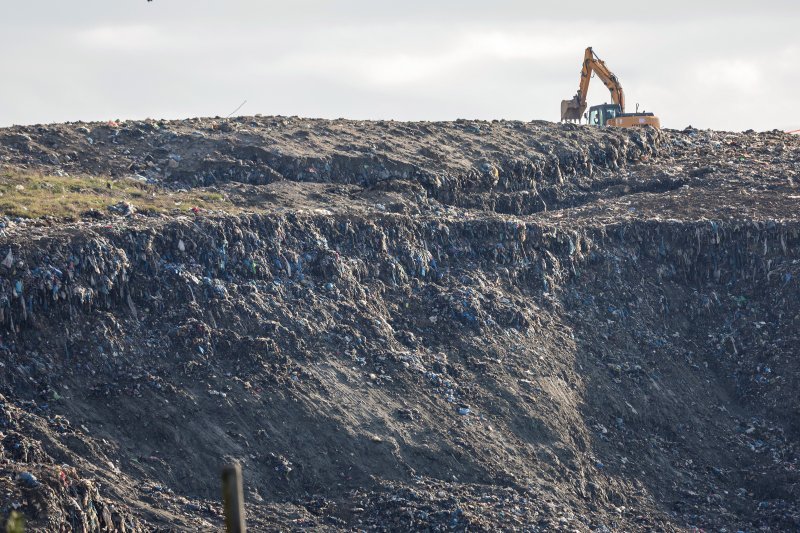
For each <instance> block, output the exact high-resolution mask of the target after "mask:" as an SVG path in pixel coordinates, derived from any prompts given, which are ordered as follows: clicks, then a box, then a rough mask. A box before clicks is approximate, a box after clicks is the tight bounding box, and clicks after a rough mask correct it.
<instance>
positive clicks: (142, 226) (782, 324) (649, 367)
mask: <svg viewBox="0 0 800 533" xmlns="http://www.w3.org/2000/svg"><path fill="white" fill-rule="evenodd" d="M0 161H4V162H5V165H6V166H5V168H4V169H3V170H2V171H1V172H2V173H5V175H6V176H11V175H13V176H15V179H16V180H17V181H14V182H13V183H14V184H15V185H14V187H11V188H9V189H8V190H7V191H5V192H4V195H6V197H9V195H11V197H12V198H13V194H14V191H15V190H17V189H16V187H17V184H19V183H22V182H20V181H19V177H20V176H28V175H33V174H34V173H39V174H45V175H56V176H60V177H62V178H63V177H69V176H76V179H77V177H78V176H84V177H85V176H95V177H96V176H102V177H106V178H107V179H108V187H109V189H114V188H116V189H118V190H119V189H121V187H120V184H123V183H128V182H129V181H130V180H134V181H137V182H146V183H147V184H148V187H151V189H148V191H151V192H152V194H160V195H164V196H165V197H169V198H172V196H169V195H173V194H175V195H179V196H176V197H175V198H182V200H180V202H183V201H186V200H183V199H185V198H194V197H195V196H191V195H190V196H186V195H187V194H189V193H187V192H186V191H189V192H191V194H192V195H207V194H211V193H213V194H215V195H219V196H220V197H221V198H224V201H225V203H224V207H219V208H206V207H203V208H198V207H195V208H194V209H191V210H186V209H184V208H185V207H186V206H177V205H176V207H175V209H174V210H169V209H167V210H161V211H159V212H153V211H150V212H148V211H140V210H138V209H136V208H135V204H136V202H138V201H140V199H137V197H136V194H138V193H136V190H134V189H130V190H131V191H133V192H131V193H128V192H126V193H125V194H129V197H126V199H125V201H126V202H130V206H128V204H125V209H121V208H120V207H119V205H118V204H117V203H114V204H113V205H111V204H110V205H109V209H105V210H94V211H92V212H87V213H86V214H85V216H84V217H82V218H78V219H72V220H65V219H59V218H47V217H45V218H40V219H35V220H26V219H20V218H11V217H6V218H5V219H3V221H2V225H3V228H2V235H0V324H1V325H2V334H1V335H0V341H2V344H0V350H2V351H3V359H2V363H3V365H4V366H3V368H4V370H5V372H4V373H3V377H2V381H1V382H0V392H1V393H2V395H3V397H4V398H3V399H2V405H3V409H4V410H3V425H2V427H0V431H2V432H3V436H2V444H3V450H4V453H3V462H2V465H0V469H1V470H2V471H3V474H4V476H3V479H5V482H4V483H5V485H6V491H5V492H4V494H5V496H4V497H3V501H2V505H3V510H4V512H5V513H6V516H7V515H8V514H9V513H10V512H11V511H12V510H18V511H20V512H22V513H23V514H24V515H25V517H26V518H27V519H28V520H29V521H30V522H31V523H32V524H34V525H35V526H37V527H41V528H43V529H47V528H49V529H55V528H56V524H59V525H61V526H62V527H63V528H64V529H67V530H69V529H71V530H88V531H100V530H104V529H103V528H117V529H123V528H124V529H125V530H127V531H130V530H137V529H142V530H154V529H158V528H162V529H178V530H181V529H185V530H197V529H210V528H215V527H219V526H220V524H221V517H220V512H221V511H220V506H219V503H218V500H219V481H218V475H219V470H218V469H219V466H220V465H221V464H222V462H223V461H228V460H233V459H235V460H238V461H239V462H240V463H241V464H242V465H243V469H244V472H245V496H246V502H247V511H248V515H249V519H250V521H251V523H252V524H253V527H255V528H256V529H258V530H262V529H271V528H284V529H285V528H304V527H317V528H341V529H352V528H359V529H378V530H390V529H391V530H396V529H430V530H466V529H470V530H476V529H477V530H496V529H498V528H503V529H513V528H518V529H527V530H542V531H546V530H553V529H558V528H562V529H565V530H578V531H589V530H592V531H609V530H620V531H630V530H653V529H656V530H680V529H691V528H693V527H697V528H710V529H721V528H727V529H728V530H734V528H736V529H741V530H753V529H758V528H763V529H767V530H770V529H771V530H793V529H797V528H798V527H800V509H799V508H798V505H797V502H798V496H799V495H798V490H800V488H798V481H800V473H798V445H799V444H798V443H800V425H799V424H798V423H797V421H798V420H800V404H798V402H797V395H798V392H799V387H798V386H799V385H800V370H799V368H800V367H798V364H797V360H796V357H795V356H796V350H797V346H798V345H800V333H798V332H800V328H799V326H800V284H799V283H798V276H800V221H798V217H797V212H798V211H797V203H798V199H800V193H797V191H796V188H795V187H796V183H797V182H798V180H800V176H799V175H798V172H800V140H798V139H797V138H796V137H792V136H789V135H784V134H781V133H777V132H773V133H761V134H756V133H746V134H733V133H720V132H707V131H697V130H691V129H688V130H686V131H682V132H678V131H655V130H650V129H643V130H636V131H634V130H617V129H607V130H597V129H590V128H580V127H576V126H571V125H570V126H562V125H554V124H548V123H518V122H492V123H486V122H473V121H458V122H455V123H415V124H409V123H396V122H352V121H343V120H340V121H319V120H304V119H296V118H282V117H253V118H242V119H235V120H221V119H208V120H189V121H182V122H165V121H158V122H155V121H146V122H130V123H123V124H117V123H109V124H65V125H50V126H40V127H27V128H20V127H17V128H11V129H7V130H2V131H0ZM35 183H40V182H39V181H36V182H35ZM0 185H2V183H0ZM123 190H125V191H128V190H129V189H123ZM182 191H183V192H182ZM29 192H30V191H29ZM42 194H58V193H57V192H53V191H52V190H49V189H48V190H44V191H42ZM180 195H183V196H180ZM197 197H200V196H197ZM118 200H119V199H118V198H115V199H114V202H117V201H118ZM175 203H176V204H177V203H179V202H178V201H176V202H175ZM159 205H162V204H159ZM220 205H223V204H220Z"/></svg>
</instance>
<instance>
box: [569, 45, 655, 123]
mask: <svg viewBox="0 0 800 533" xmlns="http://www.w3.org/2000/svg"><path fill="white" fill-rule="evenodd" d="M592 74H596V75H597V77H598V78H600V79H601V80H603V83H604V84H605V85H606V87H608V90H609V91H611V101H612V102H613V103H611V104H603V105H595V106H592V107H590V108H589V113H588V114H586V115H584V112H585V111H586V95H587V93H588V91H589V80H590V79H591V77H592ZM636 107H637V108H638V107H639V106H638V104H637V106H636ZM582 116H583V117H586V118H587V119H588V121H589V124H590V125H593V126H600V127H603V126H619V127H621V128H632V127H637V126H653V127H654V128H661V121H660V120H659V119H658V117H657V116H655V115H654V114H653V113H644V112H642V113H639V112H638V109H637V112H636V113H626V112H625V93H624V92H623V91H622V84H621V83H620V81H619V79H618V78H617V77H616V76H615V75H614V73H613V72H611V71H610V70H609V69H608V67H607V66H606V64H605V63H604V62H603V61H602V60H601V59H600V58H599V57H597V54H595V53H594V51H593V50H592V47H591V46H590V47H589V48H587V49H586V52H585V53H584V55H583V68H582V69H581V83H580V86H579V87H578V94H576V95H575V96H573V97H572V99H571V100H562V101H561V120H562V121H567V122H580V120H581V117H582Z"/></svg>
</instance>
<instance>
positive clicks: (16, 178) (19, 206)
mask: <svg viewBox="0 0 800 533" xmlns="http://www.w3.org/2000/svg"><path fill="white" fill-rule="evenodd" d="M119 202H128V203H130V204H131V205H133V206H134V207H135V208H136V209H137V210H138V211H145V212H153V213H169V212H182V211H188V210H190V209H192V208H193V207H198V208H201V209H222V210H230V209H232V208H233V207H234V206H233V204H232V203H231V202H230V201H229V200H228V199H227V198H226V197H225V196H224V195H222V194H220V193H218V192H211V191H204V190H202V189H194V190H189V191H184V192H175V191H169V190H167V189H164V188H161V187H156V186H153V185H148V184H146V183H141V182H138V181H136V180H133V179H122V180H112V179H106V178H101V177H81V176H47V175H43V174H37V173H24V172H19V171H13V170H0V215H5V216H11V217H24V218H41V217H43V216H52V217H55V218H59V219H74V218H77V217H79V216H80V215H81V214H82V213H84V212H86V211H89V210H97V211H101V212H104V213H107V212H108V207H109V206H111V205H114V204H117V203H119Z"/></svg>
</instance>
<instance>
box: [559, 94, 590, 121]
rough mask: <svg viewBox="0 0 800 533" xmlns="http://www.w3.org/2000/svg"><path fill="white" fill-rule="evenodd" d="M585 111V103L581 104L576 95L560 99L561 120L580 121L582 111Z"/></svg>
mask: <svg viewBox="0 0 800 533" xmlns="http://www.w3.org/2000/svg"><path fill="white" fill-rule="evenodd" d="M585 111H586V104H583V105H581V101H580V99H579V98H578V95H575V96H573V97H572V99H571V100H561V121H562V122H563V121H567V122H580V121H581V117H583V113H584V112H585Z"/></svg>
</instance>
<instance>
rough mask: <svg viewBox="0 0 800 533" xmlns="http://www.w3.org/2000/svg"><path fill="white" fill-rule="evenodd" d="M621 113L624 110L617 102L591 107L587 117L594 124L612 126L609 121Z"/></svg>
mask: <svg viewBox="0 0 800 533" xmlns="http://www.w3.org/2000/svg"><path fill="white" fill-rule="evenodd" d="M621 114H622V111H620V108H619V106H618V105H617V104H603V105H594V106H592V107H590V108H589V114H588V115H587V117H588V119H589V124H590V125H592V126H610V125H611V124H609V123H608V121H609V120H611V119H613V118H616V117H617V116H618V115H621Z"/></svg>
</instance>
